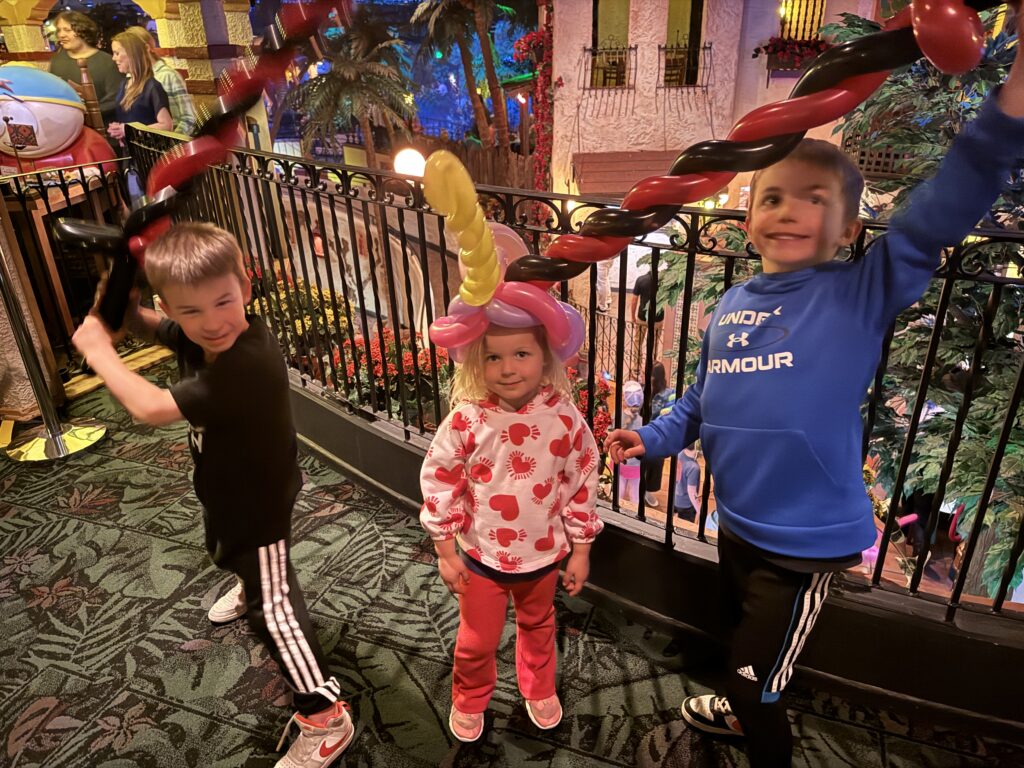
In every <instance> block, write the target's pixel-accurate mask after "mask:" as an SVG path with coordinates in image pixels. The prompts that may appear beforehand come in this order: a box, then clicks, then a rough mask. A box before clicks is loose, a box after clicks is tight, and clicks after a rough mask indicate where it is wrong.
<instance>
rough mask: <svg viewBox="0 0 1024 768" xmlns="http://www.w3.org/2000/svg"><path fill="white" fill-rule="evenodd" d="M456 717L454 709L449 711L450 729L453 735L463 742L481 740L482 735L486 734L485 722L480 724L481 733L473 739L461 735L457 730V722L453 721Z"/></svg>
mask: <svg viewBox="0 0 1024 768" xmlns="http://www.w3.org/2000/svg"><path fill="white" fill-rule="evenodd" d="M454 717H455V710H454V709H452V710H451V711H450V712H449V713H448V730H449V731H451V732H452V736H454V737H455V738H456V739H458V740H459V741H461V742H462V743H463V744H472V743H473V742H474V741H480V737H481V736H483V735H484V726H483V723H481V724H480V733H478V734H477V735H476V736H474V737H473V738H472V739H467V738H465V737H463V736H459V734H457V733H456V732H455V723H453V722H452V718H454Z"/></svg>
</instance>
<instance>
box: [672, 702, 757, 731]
mask: <svg viewBox="0 0 1024 768" xmlns="http://www.w3.org/2000/svg"><path fill="white" fill-rule="evenodd" d="M679 711H680V712H682V713H683V720H685V721H686V722H687V723H689V724H690V725H692V726H693V727H694V728H696V729H697V730H698V731H703V732H704V733H713V734H716V735H717V736H742V735H743V734H742V733H739V732H738V731H734V730H733V729H732V728H718V727H716V726H714V725H708V724H707V723H705V722H703V721H702V720H697V719H696V718H694V717H693V716H692V715H691V714H690V713H689V712H687V711H686V708H685V707H680V708H679Z"/></svg>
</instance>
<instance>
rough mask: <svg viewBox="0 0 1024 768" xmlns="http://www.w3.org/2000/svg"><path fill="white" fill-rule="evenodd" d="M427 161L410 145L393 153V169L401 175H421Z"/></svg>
mask: <svg viewBox="0 0 1024 768" xmlns="http://www.w3.org/2000/svg"><path fill="white" fill-rule="evenodd" d="M426 164H427V161H426V160H425V159H424V158H423V155H421V154H420V153H419V152H417V151H416V150H415V149H413V148H412V147H406V148H405V149H403V150H401V151H400V152H399V153H398V154H397V155H395V171H396V172H397V173H400V174H402V175H403V176H422V175H423V169H424V167H425V166H426Z"/></svg>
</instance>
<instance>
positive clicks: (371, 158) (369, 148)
mask: <svg viewBox="0 0 1024 768" xmlns="http://www.w3.org/2000/svg"><path fill="white" fill-rule="evenodd" d="M359 130H360V131H362V133H363V148H364V149H365V150H366V167H367V168H376V167H377V149H376V148H375V147H374V146H373V126H372V125H370V118H368V117H366V116H365V115H363V116H362V117H360V118H359Z"/></svg>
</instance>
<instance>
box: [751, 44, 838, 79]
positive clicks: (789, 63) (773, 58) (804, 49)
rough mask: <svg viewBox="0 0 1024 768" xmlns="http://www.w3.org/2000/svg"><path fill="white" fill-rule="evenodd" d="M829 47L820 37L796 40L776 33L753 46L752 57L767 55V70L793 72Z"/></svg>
mask: <svg viewBox="0 0 1024 768" xmlns="http://www.w3.org/2000/svg"><path fill="white" fill-rule="evenodd" d="M831 47H832V46H831V45H830V44H829V43H828V42H826V41H825V40H821V39H820V38H815V39H814V40H797V39H795V38H791V37H780V36H778V35H776V36H774V37H772V38H771V39H769V40H768V42H767V43H764V44H763V45H759V46H758V47H757V48H755V49H754V53H753V57H752V58H755V59H756V58H757V57H758V56H761V55H764V56H767V57H768V71H769V72H793V71H799V70H802V69H803V68H804V67H805V66H807V65H808V64H810V63H811V62H812V61H814V60H815V59H816V58H818V56H820V55H821V54H822V53H824V52H825V51H827V50H828V49H829V48H831Z"/></svg>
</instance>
